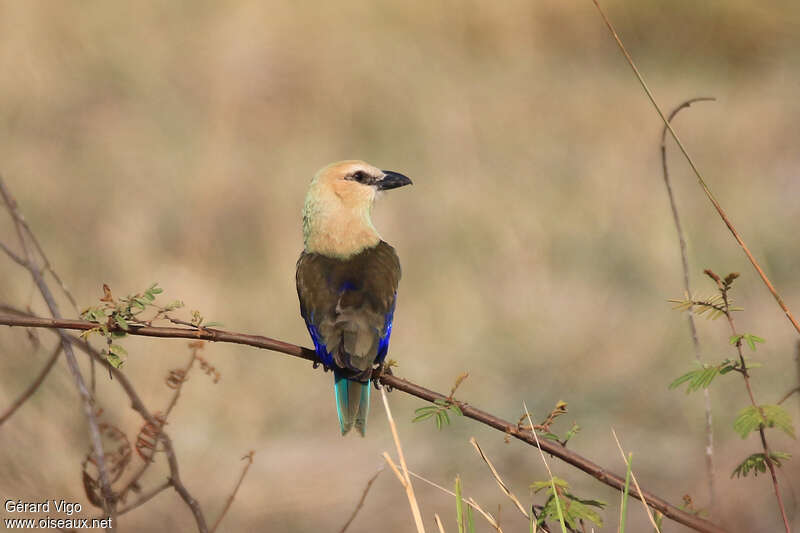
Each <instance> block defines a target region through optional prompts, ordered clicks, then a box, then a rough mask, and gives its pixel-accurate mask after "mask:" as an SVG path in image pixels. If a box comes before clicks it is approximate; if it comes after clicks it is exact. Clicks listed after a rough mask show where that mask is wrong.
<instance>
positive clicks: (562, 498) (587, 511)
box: [530, 477, 606, 529]
mask: <svg viewBox="0 0 800 533" xmlns="http://www.w3.org/2000/svg"><path fill="white" fill-rule="evenodd" d="M530 488H531V490H533V492H534V493H538V492H540V491H543V490H544V491H546V494H547V500H546V501H545V504H544V507H542V509H541V512H540V513H539V516H538V519H537V524H538V525H540V526H541V525H542V524H543V523H544V522H545V521H547V520H559V507H560V510H561V514H562V516H563V517H564V522H565V524H566V525H567V527H569V528H570V529H578V527H579V522H580V521H581V520H589V521H590V522H592V523H594V524H595V525H596V526H597V527H603V518H602V517H601V516H600V514H599V513H598V512H597V511H596V510H595V508H596V509H603V508H604V507H605V506H606V502H604V501H601V500H584V499H581V498H578V497H577V496H575V495H574V494H572V493H571V492H570V491H569V483H567V482H566V481H564V480H563V479H561V478H558V477H553V478H552V479H548V480H545V481H536V482H534V483H532V484H531V486H530ZM554 489H555V490H554Z"/></svg>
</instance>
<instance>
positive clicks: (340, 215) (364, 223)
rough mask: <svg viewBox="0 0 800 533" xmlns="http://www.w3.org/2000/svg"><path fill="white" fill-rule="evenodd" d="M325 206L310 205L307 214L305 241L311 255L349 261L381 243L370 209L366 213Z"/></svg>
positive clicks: (305, 219)
mask: <svg viewBox="0 0 800 533" xmlns="http://www.w3.org/2000/svg"><path fill="white" fill-rule="evenodd" d="M321 207H322V206H315V205H313V204H312V205H308V204H306V208H305V210H304V212H303V238H304V241H305V249H306V251H307V252H310V253H318V254H322V255H325V256H328V257H337V258H339V259H347V258H350V257H352V256H354V255H355V254H357V253H359V252H362V251H363V250H365V249H367V248H371V247H373V246H375V245H377V244H378V243H379V242H380V240H381V237H380V235H379V234H378V231H377V230H376V229H375V226H373V225H372V220H371V218H370V209H369V207H367V208H365V209H363V210H359V209H334V210H326V209H324V208H321Z"/></svg>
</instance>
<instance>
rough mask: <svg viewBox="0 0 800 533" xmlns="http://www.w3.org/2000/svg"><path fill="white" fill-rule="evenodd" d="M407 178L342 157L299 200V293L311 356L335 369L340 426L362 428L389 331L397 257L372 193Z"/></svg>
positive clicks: (397, 278)
mask: <svg viewBox="0 0 800 533" xmlns="http://www.w3.org/2000/svg"><path fill="white" fill-rule="evenodd" d="M411 183H412V182H411V180H410V179H409V178H408V177H407V176H404V175H403V174H400V173H398V172H393V171H389V170H380V169H379V168H377V167H374V166H372V165H370V164H368V163H365V162H364V161H359V160H347V161H339V162H336V163H331V164H329V165H327V166H325V167H323V168H322V169H320V170H319V171H318V172H317V173H316V174H315V175H314V178H313V179H312V180H311V185H310V186H309V188H308V193H307V195H306V198H305V204H304V206H303V251H302V253H301V254H300V258H299V259H298V260H297V275H296V282H297V296H298V299H299V300H300V315H301V316H302V317H303V319H304V320H305V324H306V327H307V328H308V332H309V334H310V335H311V340H312V341H313V342H314V349H315V351H316V354H317V357H319V359H320V361H321V362H322V364H323V365H325V368H326V369H332V370H333V377H334V390H335V395H336V411H337V414H338V416H339V428H340V430H341V433H342V435H346V434H347V433H348V432H349V431H350V430H351V429H352V428H353V427H355V428H356V429H357V430H358V432H359V433H360V434H361V436H362V437H363V436H365V434H366V427H367V414H368V413H369V396H370V380H371V378H372V373H373V369H374V368H376V365H380V366H379V367H377V368H378V371H382V369H383V362H384V360H385V358H386V353H387V352H388V350H389V337H390V336H391V334H392V321H393V318H394V310H395V303H396V301H397V285H398V283H399V281H400V274H401V272H400V260H399V258H398V257H397V253H396V252H395V250H394V248H392V247H391V246H390V245H389V244H388V243H386V242H385V241H384V240H383V239H381V236H380V235H379V234H378V231H377V230H376V229H375V226H374V225H373V224H372V219H371V213H372V205H373V202H374V200H375V197H376V196H377V195H378V194H379V193H381V192H382V191H387V190H390V189H396V188H398V187H403V186H405V185H410V184H411Z"/></svg>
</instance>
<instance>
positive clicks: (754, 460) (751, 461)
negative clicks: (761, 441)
mask: <svg viewBox="0 0 800 533" xmlns="http://www.w3.org/2000/svg"><path fill="white" fill-rule="evenodd" d="M765 457H766V456H765V454H763V453H754V454H752V455H750V456H749V457H748V458H747V459H745V460H744V461H742V463H741V464H740V465H739V466H737V467H736V468H734V469H733V473H732V474H731V478H733V477H734V476H736V477H747V475H748V474H749V473H750V472H751V471H752V472H753V477H757V476H758V474H759V472H760V473H762V474H763V473H765V472H766V471H767V461H766V459H765ZM791 457H792V455H791V454H789V453H784V452H771V453H770V454H769V458H770V459H771V460H772V464H774V465H775V466H777V467H778V468H780V467H781V461H788V460H789V459H790V458H791Z"/></svg>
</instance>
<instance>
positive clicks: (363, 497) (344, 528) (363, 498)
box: [339, 465, 385, 533]
mask: <svg viewBox="0 0 800 533" xmlns="http://www.w3.org/2000/svg"><path fill="white" fill-rule="evenodd" d="M384 467H385V465H381V467H380V468H378V470H377V471H376V472H375V473H374V474H372V477H371V478H369V481H367V486H366V487H364V492H362V493H361V498H359V500H358V504H357V505H356V508H355V509H353V512H352V513H351V514H350V518H348V519H347V522H345V523H344V525H343V526H342V529H340V530H339V533H345V531H347V528H348V527H350V524H352V523H353V520H355V519H356V516H358V512H359V511H360V510H361V508H362V507H364V501H366V499H367V494H369V489H371V488H372V484H373V483H375V480H376V479H378V476H379V475H380V474H381V472H383V469H384Z"/></svg>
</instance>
